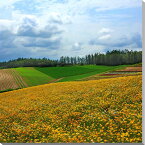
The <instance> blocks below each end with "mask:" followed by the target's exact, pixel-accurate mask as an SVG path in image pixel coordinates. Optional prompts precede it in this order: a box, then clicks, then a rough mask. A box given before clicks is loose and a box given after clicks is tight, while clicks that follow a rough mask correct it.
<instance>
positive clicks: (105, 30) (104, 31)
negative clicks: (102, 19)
mask: <svg viewBox="0 0 145 145" xmlns="http://www.w3.org/2000/svg"><path fill="white" fill-rule="evenodd" d="M112 31H113V30H111V29H109V28H102V29H101V30H100V31H99V34H104V33H111V32H112Z"/></svg>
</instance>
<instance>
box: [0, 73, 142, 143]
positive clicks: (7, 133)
mask: <svg viewBox="0 0 145 145" xmlns="http://www.w3.org/2000/svg"><path fill="white" fill-rule="evenodd" d="M141 77H142V76H141V75H137V76H127V77H118V78H111V79H103V80H91V81H82V82H62V83H52V84H46V85H40V86H36V87H30V88H25V89H21V90H16V91H12V92H6V93H2V94H0V101H1V102H0V104H1V115H0V117H1V121H2V122H1V140H0V142H7V143H9V142H17V143H18V142H27V143H40V142H41V143H49V142H66V143H67V142H77V143H82V142H84V143H85V142H86V143H87V142H91V143H92V142H98V143H103V142H104V143H105V142H107V143H109V142H110V143H113V142H114V143H120V142H123V143H124V142H129V143H139V142H142V137H141V136H142V129H141V128H142V126H141V124H142V114H141V111H142V97H141V96H142V90H141V86H142V81H141Z"/></svg>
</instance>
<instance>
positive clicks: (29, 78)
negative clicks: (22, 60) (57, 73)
mask: <svg viewBox="0 0 145 145" xmlns="http://www.w3.org/2000/svg"><path fill="white" fill-rule="evenodd" d="M15 70H16V71H17V72H18V73H19V74H20V75H21V76H22V77H23V78H24V80H25V82H26V83H27V84H28V86H36V85H41V84H46V83H48V82H49V81H52V80H53V78H52V77H49V76H47V75H46V74H44V73H41V72H40V71H37V70H36V69H35V68H33V67H23V68H15Z"/></svg>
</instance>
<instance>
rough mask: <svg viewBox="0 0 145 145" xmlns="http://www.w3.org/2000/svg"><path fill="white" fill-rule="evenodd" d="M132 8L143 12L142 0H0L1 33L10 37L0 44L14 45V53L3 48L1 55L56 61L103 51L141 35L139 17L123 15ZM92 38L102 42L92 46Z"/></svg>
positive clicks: (12, 50) (0, 49)
mask: <svg viewBox="0 0 145 145" xmlns="http://www.w3.org/2000/svg"><path fill="white" fill-rule="evenodd" d="M30 2H31V5H29V3H30ZM130 8H140V9H141V0H133V1H132V0H125V1H122V0H107V1H106V0H66V1H65V0H63V1H61V0H41V1H40V0H0V33H1V34H2V33H5V34H2V36H3V37H4V35H5V36H7V39H5V41H3V42H1V43H2V44H3V45H5V47H8V45H10V43H11V44H12V45H11V46H9V47H10V48H9V50H11V51H9V50H8V48H4V49H2V48H0V52H4V51H5V52H6V50H7V51H9V52H10V54H11V55H13V53H14V51H17V56H18V57H19V56H22V55H28V54H30V55H31V56H34V57H35V56H38V57H44V56H45V57H46V56H48V57H51V58H53V57H55V58H56V57H60V56H61V55H64V54H67V55H69V56H70V55H72V56H75V55H85V54H88V53H93V52H95V51H101V50H102V51H103V50H104V48H105V47H107V44H108V45H109V44H110V43H112V41H117V42H118V38H122V36H123V35H124V34H126V33H127V34H128V35H129V36H130V37H131V35H132V34H134V33H136V32H139V33H141V28H140V27H141V21H140V20H139V19H137V16H134V15H135V14H134V13H131V14H128V13H124V12H123V10H124V9H130ZM108 10H111V11H112V12H114V13H111V14H109V11H108ZM115 10H119V11H120V13H119V14H116V13H115ZM121 11H122V13H121ZM102 12H103V13H102ZM134 12H135V13H138V12H137V11H134ZM2 13H4V14H3V15H2ZM137 15H139V14H137ZM8 33H9V34H11V36H9V35H7V34H8ZM93 39H95V40H97V41H99V42H101V43H95V45H92V44H89V41H90V40H93ZM112 39H113V40H112ZM8 40H10V41H8ZM110 40H112V41H111V42H110V43H108V41H110ZM136 40H137V39H136ZM0 41H2V40H0ZM103 41H106V44H104V43H103ZM138 41H139V40H138ZM7 42H10V43H7ZM123 42H124V41H121V43H123ZM130 42H131V41H130ZM138 44H139V43H138ZM115 45H117V43H116V44H115ZM12 46H13V48H12ZM120 46H121V44H120ZM130 46H131V45H130ZM112 47H113V46H112ZM131 47H134V46H131ZM24 51H25V52H27V53H23V52H24ZM10 54H9V55H10ZM15 56H16V55H15ZM7 57H10V56H7Z"/></svg>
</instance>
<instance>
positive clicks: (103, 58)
mask: <svg viewBox="0 0 145 145" xmlns="http://www.w3.org/2000/svg"><path fill="white" fill-rule="evenodd" d="M60 62H61V63H64V64H72V65H75V64H96V65H122V64H135V63H140V62H142V51H128V50H122V51H120V50H113V51H107V52H106V53H105V54H102V53H95V54H89V55H86V56H85V57H82V58H81V57H68V56H67V57H63V56H62V57H61V58H60Z"/></svg>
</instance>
